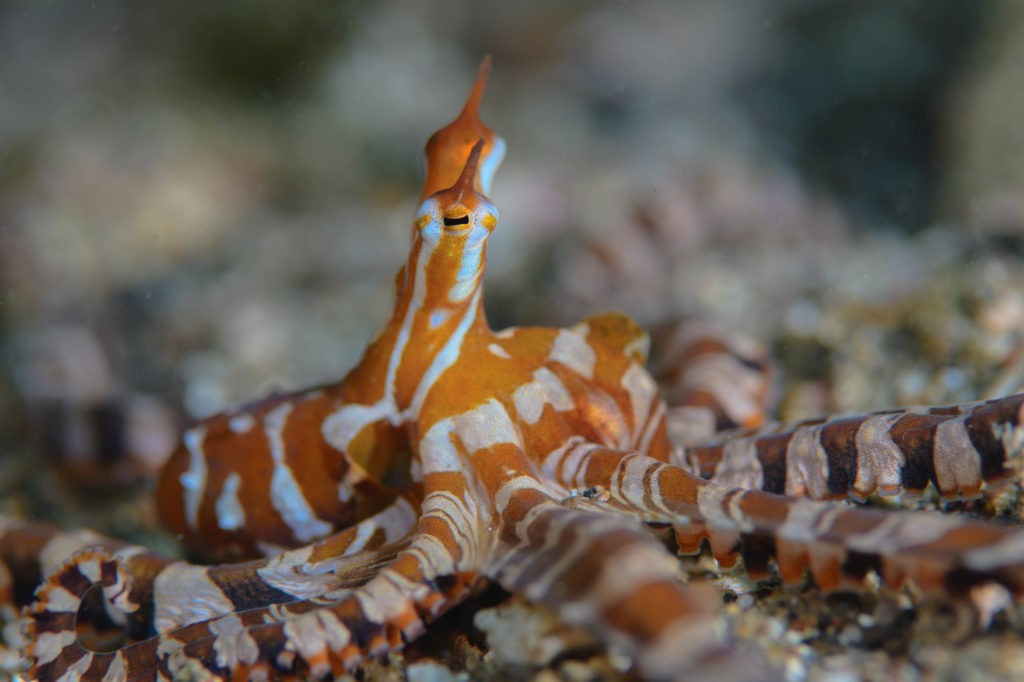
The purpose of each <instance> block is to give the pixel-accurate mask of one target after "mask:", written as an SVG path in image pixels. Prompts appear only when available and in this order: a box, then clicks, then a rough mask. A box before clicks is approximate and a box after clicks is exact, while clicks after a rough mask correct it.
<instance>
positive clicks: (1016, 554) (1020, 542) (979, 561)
mask: <svg viewBox="0 0 1024 682" xmlns="http://www.w3.org/2000/svg"><path fill="white" fill-rule="evenodd" d="M1021 563H1024V533H1021V532H1019V531H1018V532H1015V533H1012V534H1009V535H1007V537H1005V538H1003V539H1002V540H999V541H998V542H995V543H993V544H991V545H988V546H986V547H978V548H977V549H971V550H968V551H967V552H965V554H964V565H965V566H967V567H968V568H970V569H972V570H975V571H993V570H996V569H998V568H1002V567H1004V566H1019V565H1020V564H1021Z"/></svg>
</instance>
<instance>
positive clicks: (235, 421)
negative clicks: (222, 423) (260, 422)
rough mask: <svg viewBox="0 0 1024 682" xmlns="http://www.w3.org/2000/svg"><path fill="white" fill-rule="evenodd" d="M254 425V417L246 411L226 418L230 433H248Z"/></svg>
mask: <svg viewBox="0 0 1024 682" xmlns="http://www.w3.org/2000/svg"><path fill="white" fill-rule="evenodd" d="M255 425H256V419H255V418H254V417H253V416H252V415H251V414H249V413H248V412H242V413H241V414H236V415H235V416H234V417H232V418H231V419H229V420H228V428H229V429H231V432H232V433H238V434H242V433H248V432H249V430H250V429H252V427H253V426H255Z"/></svg>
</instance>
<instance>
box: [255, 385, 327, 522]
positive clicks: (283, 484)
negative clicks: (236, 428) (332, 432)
mask: <svg viewBox="0 0 1024 682" xmlns="http://www.w3.org/2000/svg"><path fill="white" fill-rule="evenodd" d="M291 411H292V405H291V403H281V404H280V405H278V406H277V407H275V408H274V409H273V410H271V411H270V412H268V413H267V416H266V417H265V418H264V420H263V422H264V428H265V430H266V434H267V442H268V443H269V444H270V457H271V460H273V462H274V473H273V474H272V475H271V477H270V503H271V504H272V505H273V507H274V509H275V510H276V511H277V513H279V514H280V515H281V518H282V519H283V520H284V522H285V523H286V524H287V525H288V527H289V528H290V529H291V531H292V535H294V536H295V539H296V540H298V541H299V542H309V541H311V540H315V539H316V538H321V537H323V536H325V535H327V534H328V533H330V532H331V530H332V529H333V527H332V526H331V524H329V523H327V522H326V521H321V520H320V519H318V518H316V516H314V514H313V509H312V507H310V506H309V502H308V501H307V500H306V496H305V495H304V494H303V493H302V488H300V487H299V482H298V481H297V480H295V474H294V472H292V470H291V467H289V466H288V464H287V463H286V462H285V453H284V427H285V424H286V423H287V421H288V415H289V414H291Z"/></svg>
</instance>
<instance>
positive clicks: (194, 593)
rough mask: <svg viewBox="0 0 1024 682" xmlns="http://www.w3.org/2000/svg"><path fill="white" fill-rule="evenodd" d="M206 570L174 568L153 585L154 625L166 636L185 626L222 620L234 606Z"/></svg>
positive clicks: (163, 572) (204, 568) (159, 574)
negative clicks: (215, 619) (210, 620)
mask: <svg viewBox="0 0 1024 682" xmlns="http://www.w3.org/2000/svg"><path fill="white" fill-rule="evenodd" d="M207 570H208V569H207V568H206V567H204V566H191V565H189V564H186V563H184V562H178V563H175V564H171V565H170V566H168V567H167V568H165V569H164V570H163V571H161V572H160V573H158V574H157V576H156V579H155V580H154V581H153V603H154V604H155V605H156V612H155V613H154V614H153V625H154V627H156V630H157V632H167V631H169V630H173V629H174V628H177V627H180V626H182V625H188V624H190V623H198V622H199V621H203V620H208V619H210V618H216V617H218V616H223V615H224V614H227V613H231V612H233V611H234V610H235V605H234V604H232V603H231V600H230V599H228V598H227V596H226V595H225V594H224V592H223V591H221V589H220V588H219V587H217V585H216V584H214V582H213V581H212V580H210V576H209V575H208V574H207Z"/></svg>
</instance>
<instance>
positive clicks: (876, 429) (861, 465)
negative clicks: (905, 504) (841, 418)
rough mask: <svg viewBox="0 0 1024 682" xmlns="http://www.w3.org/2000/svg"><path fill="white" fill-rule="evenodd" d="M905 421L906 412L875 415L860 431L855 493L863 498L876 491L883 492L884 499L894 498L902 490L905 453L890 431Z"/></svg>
mask: <svg viewBox="0 0 1024 682" xmlns="http://www.w3.org/2000/svg"><path fill="white" fill-rule="evenodd" d="M902 417H903V413H902V412H900V413H897V414H876V415H871V416H870V417H868V418H867V419H865V420H864V422H863V423H862V424H861V425H860V427H859V428H858V429H857V434H856V435H855V436H854V443H855V444H856V447H857V479H856V480H855V481H854V482H853V489H854V491H855V492H856V493H857V494H858V495H860V496H861V497H867V496H868V495H870V494H871V493H872V492H874V491H875V489H876V488H880V489H881V490H879V493H880V494H882V495H886V494H888V495H893V494H896V493H898V492H899V490H900V488H901V487H902V484H901V481H900V471H901V470H902V469H903V452H902V451H901V450H900V449H899V447H897V446H896V443H894V442H893V440H892V437H891V436H890V435H889V429H891V428H892V426H893V424H895V423H896V422H897V421H898V420H899V419H901V418H902Z"/></svg>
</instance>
